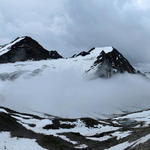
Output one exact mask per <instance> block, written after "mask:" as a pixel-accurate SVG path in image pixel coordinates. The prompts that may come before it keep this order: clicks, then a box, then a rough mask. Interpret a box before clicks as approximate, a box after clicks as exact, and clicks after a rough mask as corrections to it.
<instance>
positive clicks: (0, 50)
mask: <svg viewBox="0 0 150 150" xmlns="http://www.w3.org/2000/svg"><path fill="white" fill-rule="evenodd" d="M24 38H25V37H20V38H17V39H15V40H14V41H13V42H11V43H9V44H6V45H5V46H4V47H2V48H0V56H1V55H3V54H5V53H7V52H9V51H10V50H11V47H12V46H13V45H15V44H16V43H18V42H20V41H21V40H23V39H24Z"/></svg>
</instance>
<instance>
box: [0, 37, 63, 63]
mask: <svg viewBox="0 0 150 150" xmlns="http://www.w3.org/2000/svg"><path fill="white" fill-rule="evenodd" d="M19 39H20V40H19ZM17 40H18V42H15V41H17ZM12 43H14V44H11V43H10V45H11V46H10V47H7V45H6V51H7V52H6V53H4V54H2V55H0V63H9V62H10V63H14V62H17V61H26V60H35V61H37V60H45V59H58V58H62V56H61V55H60V54H59V53H58V52H57V51H48V50H46V49H44V48H43V47H42V46H41V45H40V44H39V43H38V42H37V41H35V40H33V39H32V38H30V37H27V36H26V37H23V38H17V39H16V40H14V41H13V42H12ZM2 48H3V49H4V50H5V46H4V47H2ZM4 50H3V51H4ZM0 51H2V50H1V49H0Z"/></svg>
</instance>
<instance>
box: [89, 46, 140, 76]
mask: <svg viewBox="0 0 150 150" xmlns="http://www.w3.org/2000/svg"><path fill="white" fill-rule="evenodd" d="M95 67H97V69H96V75H98V76H99V77H104V78H109V77H111V76H112V75H113V74H116V73H124V72H128V73H132V74H135V73H137V71H136V70H135V69H134V67H133V66H132V65H131V64H130V63H129V61H128V60H127V59H126V58H125V57H124V56H123V55H122V54H121V53H120V52H119V51H118V50H117V49H115V48H113V50H112V51H111V52H108V53H105V52H104V51H102V52H101V53H100V55H99V56H98V57H97V59H96V61H95V62H94V64H93V66H92V67H91V69H90V70H92V69H94V68H95ZM90 70H89V71H90Z"/></svg>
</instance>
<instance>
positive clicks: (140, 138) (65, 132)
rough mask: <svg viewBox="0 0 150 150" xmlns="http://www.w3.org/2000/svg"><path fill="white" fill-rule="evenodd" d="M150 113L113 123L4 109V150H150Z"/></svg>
mask: <svg viewBox="0 0 150 150" xmlns="http://www.w3.org/2000/svg"><path fill="white" fill-rule="evenodd" d="M149 147H150V110H143V111H139V112H135V113H131V114H125V115H122V116H118V117H113V118H111V119H105V120H101V119H92V118H77V119H67V118H60V117H56V116H51V115H48V114H40V113H33V114H24V113H19V112H16V111H13V110H10V109H7V108H4V107H0V149H8V150H17V149H19V150H26V149H32V148H33V149H34V148H35V149H36V150H46V149H49V150H76V149H83V150H104V149H105V150H125V149H126V150H141V149H144V150H149Z"/></svg>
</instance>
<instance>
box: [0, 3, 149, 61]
mask: <svg viewBox="0 0 150 150" xmlns="http://www.w3.org/2000/svg"><path fill="white" fill-rule="evenodd" d="M135 2H136V1H135V0H134V1H133V0H126V1H124V0H112V1H110V0H92V1H91V0H77V1H71V0H56V1H49V0H45V1H42V0H33V1H29V0H26V1H25V0H22V1H19V0H13V1H9V0H0V41H1V43H5V42H9V41H10V40H12V39H14V38H15V37H16V36H22V35H29V36H32V37H33V38H35V39H36V40H38V41H39V42H40V43H41V44H42V45H43V46H44V47H46V48H47V49H49V50H51V49H57V50H58V51H59V52H60V53H61V54H64V55H66V56H70V55H72V54H73V53H77V52H79V51H81V50H86V49H89V48H91V47H93V46H114V47H116V48H118V49H119V50H120V51H121V52H122V53H123V54H124V55H125V56H127V57H128V58H129V59H130V60H131V61H133V62H137V61H138V62H139V61H150V52H149V47H150V43H149V39H150V30H149V24H150V20H149V18H150V15H149V14H150V12H149V9H144V8H142V9H141V8H140V7H138V5H136V3H135ZM143 2H145V3H149V2H148V1H146V0H144V1H143ZM141 6H142V5H141Z"/></svg>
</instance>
